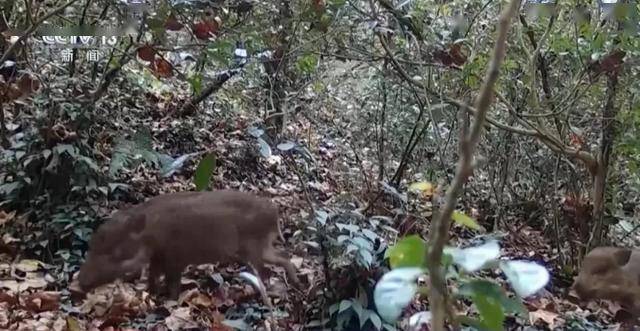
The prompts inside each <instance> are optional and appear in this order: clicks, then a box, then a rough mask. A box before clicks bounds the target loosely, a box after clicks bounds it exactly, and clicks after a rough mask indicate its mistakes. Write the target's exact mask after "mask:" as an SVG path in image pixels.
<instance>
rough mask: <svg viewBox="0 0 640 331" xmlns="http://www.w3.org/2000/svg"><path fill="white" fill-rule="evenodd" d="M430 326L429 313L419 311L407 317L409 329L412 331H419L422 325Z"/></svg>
mask: <svg viewBox="0 0 640 331" xmlns="http://www.w3.org/2000/svg"><path fill="white" fill-rule="evenodd" d="M430 324H431V312H430V311H421V312H418V313H415V314H413V315H411V317H409V327H410V328H411V329H412V330H413V329H416V330H421V328H422V326H423V325H427V326H429V325H430Z"/></svg>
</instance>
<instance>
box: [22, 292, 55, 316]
mask: <svg viewBox="0 0 640 331" xmlns="http://www.w3.org/2000/svg"><path fill="white" fill-rule="evenodd" d="M59 305H60V292H53V291H48V292H35V293H32V294H30V295H28V296H27V297H26V298H24V304H23V306H24V307H25V308H26V309H27V310H29V311H31V312H33V313H40V312H44V311H55V310H58V306H59Z"/></svg>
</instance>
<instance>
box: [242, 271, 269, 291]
mask: <svg viewBox="0 0 640 331" xmlns="http://www.w3.org/2000/svg"><path fill="white" fill-rule="evenodd" d="M238 275H239V276H240V278H242V279H244V280H246V281H247V282H249V284H251V285H253V287H254V288H255V289H257V290H258V291H261V292H262V291H266V289H265V287H264V285H263V283H262V281H261V280H260V278H258V277H256V275H254V274H252V273H249V272H246V271H243V272H241V273H240V274H238Z"/></svg>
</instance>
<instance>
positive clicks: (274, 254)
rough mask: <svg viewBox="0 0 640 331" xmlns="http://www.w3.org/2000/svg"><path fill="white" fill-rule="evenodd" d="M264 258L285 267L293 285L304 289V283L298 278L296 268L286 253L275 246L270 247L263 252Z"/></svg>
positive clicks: (268, 261)
mask: <svg viewBox="0 0 640 331" xmlns="http://www.w3.org/2000/svg"><path fill="white" fill-rule="evenodd" d="M262 258H263V259H264V261H265V262H267V263H271V264H275V265H279V266H281V267H282V268H284V271H285V272H286V273H287V277H288V278H289V280H290V281H291V283H292V284H293V286H294V287H295V288H297V289H298V290H302V283H301V282H300V279H299V278H298V275H297V273H296V268H295V267H294V266H293V264H292V263H291V262H290V261H289V259H288V258H287V257H286V256H285V255H284V253H282V252H279V251H277V250H276V249H275V248H274V247H269V248H267V249H265V250H264V252H263V253H262Z"/></svg>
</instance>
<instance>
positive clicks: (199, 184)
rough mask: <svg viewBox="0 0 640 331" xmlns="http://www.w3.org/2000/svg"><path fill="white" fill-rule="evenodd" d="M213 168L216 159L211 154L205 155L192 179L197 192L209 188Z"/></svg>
mask: <svg viewBox="0 0 640 331" xmlns="http://www.w3.org/2000/svg"><path fill="white" fill-rule="evenodd" d="M215 166H216V158H215V156H214V155H213V154H208V155H206V156H205V157H204V158H203V159H202V161H200V164H198V167H197V168H196V172H195V174H194V178H193V181H194V183H195V184H196V190H197V191H203V190H206V189H207V188H208V187H209V184H210V182H211V176H212V175H213V170H214V168H215Z"/></svg>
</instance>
